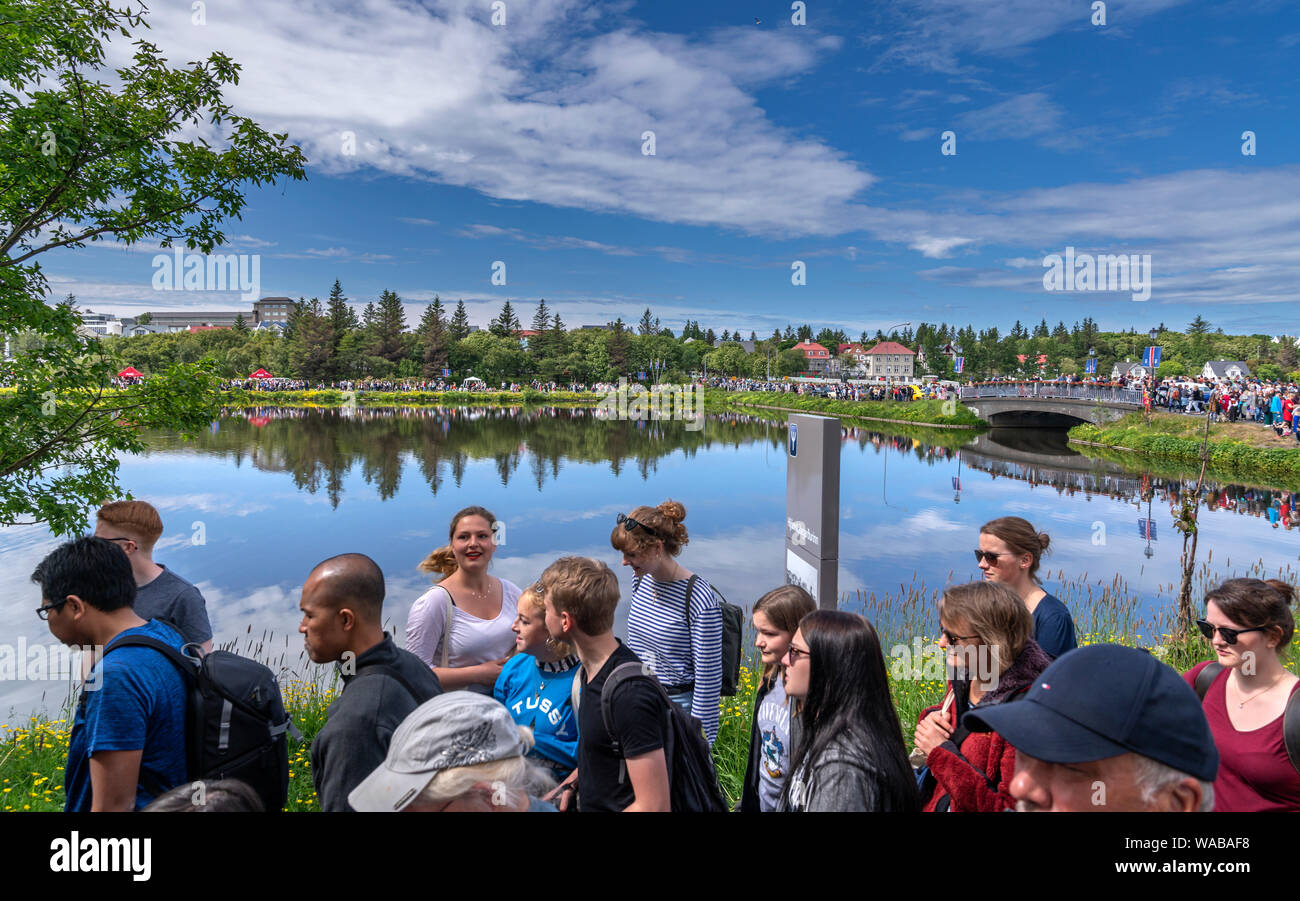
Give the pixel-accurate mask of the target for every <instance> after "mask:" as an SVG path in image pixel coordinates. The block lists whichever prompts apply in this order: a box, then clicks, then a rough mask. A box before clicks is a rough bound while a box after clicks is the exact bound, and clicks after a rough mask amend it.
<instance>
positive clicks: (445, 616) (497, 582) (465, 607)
mask: <svg viewBox="0 0 1300 901" xmlns="http://www.w3.org/2000/svg"><path fill="white" fill-rule="evenodd" d="M496 522H497V519H496V517H495V516H493V515H492V513H491V512H490V511H488V510H485V509H484V508H483V507H466V508H465V509H463V510H461V511H460V512H458V513H457V514H456V515H455V516H454V517H452V520H451V528H450V529H448V539H449V543H448V544H447V545H445V546H443V547H440V548H438V549H437V550H435V551H434V552H433V553H431V554H429V556H428V557H426V558H425V559H424V561H423V562H422V563H421V564H420V569H421V570H422V571H424V572H428V573H440V574H441V575H442V579H441V581H440V582H439V583H438V584H437V585H435V586H434V587H433V588H430V589H429V590H428V591H426V592H425V593H424V594H422V595H420V597H419V598H417V599H416V601H415V603H414V604H412V605H411V613H410V615H409V616H408V617H407V620H406V649H407V650H408V651H410V652H411V653H413V654H415V655H416V656H417V657H419V658H420V659H421V660H423V661H424V662H426V663H428V664H429V665H430V666H431V667H432V668H433V672H434V674H435V675H437V677H438V681H439V682H441V683H442V687H443V689H444V690H445V691H454V690H456V689H458V688H467V689H469V690H471V691H476V692H479V693H481V694H491V693H492V687H493V686H494V685H495V684H496V681H497V677H499V676H500V675H501V668H502V666H504V664H505V662H506V660H507V658H508V656H509V655H510V653H511V652H512V650H513V648H514V645H515V634H514V631H513V629H512V625H513V623H514V620H515V614H516V612H517V610H516V608H517V604H518V600H519V593H520V592H519V586H517V585H515V584H514V583H513V582H511V581H509V580H508V579H498V578H497V577H496V576H492V575H489V574H488V566H489V565H490V564H491V563H492V555H493V553H494V552H495V551H496V538H495V533H494V531H493V525H494V523H496Z"/></svg>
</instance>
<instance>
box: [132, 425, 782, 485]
mask: <svg viewBox="0 0 1300 901" xmlns="http://www.w3.org/2000/svg"><path fill="white" fill-rule="evenodd" d="M685 425H686V424H685V423H683V422H681V421H673V420H662V421H654V420H651V421H644V422H642V421H620V420H611V419H608V418H605V417H602V416H598V415H597V414H596V412H595V411H592V410H585V409H572V408H553V407H539V408H532V409H527V410H524V409H519V408H500V407H490V408H483V409H478V408H469V407H447V408H438V407H420V408H408V409H401V408H396V409H395V408H382V409H374V408H364V407H362V408H357V409H355V410H348V409H341V410H340V409H331V410H322V409H307V410H302V409H279V408H257V409H252V410H244V411H239V412H235V411H231V412H230V414H229V415H228V416H227V418H224V419H221V420H220V421H219V422H218V423H217V425H216V428H215V430H209V431H207V432H203V433H201V434H199V435H198V436H196V438H195V440H194V441H193V442H187V443H185V444H183V445H182V444H180V443H179V441H178V440H177V439H176V438H175V437H174V436H171V435H163V434H154V435H151V436H149V437H150V447H151V448H154V449H164V448H165V449H172V448H177V447H187V448H192V449H194V450H197V451H198V452H199V453H205V454H213V455H217V456H220V457H225V458H229V459H232V460H233V461H234V463H235V465H236V466H237V467H238V466H242V465H243V464H244V463H245V462H248V463H251V465H252V466H254V467H255V468H257V469H261V470H266V471H269V472H285V473H288V474H289V476H290V477H291V478H292V479H293V483H294V486H295V487H297V488H298V489H299V490H303V491H307V492H310V493H312V494H316V493H317V492H319V491H320V490H322V488H323V489H324V490H325V491H326V493H327V495H328V497H329V499H330V503H331V505H332V506H334V507H337V506H338V504H339V500H340V498H341V495H342V493H343V480H344V477H345V476H346V475H347V474H348V473H349V472H351V471H352V470H353V467H358V468H359V471H360V473H361V476H362V478H364V479H365V480H366V482H367V483H368V484H371V485H373V486H375V488H376V490H377V491H378V492H379V496H380V497H381V498H382V499H384V500H387V499H389V498H391V497H392V496H393V495H395V494H396V493H397V490H398V487H399V484H400V482H401V475H402V465H403V463H404V462H405V460H406V459H413V460H414V462H415V464H416V465H417V466H418V467H419V470H420V474H421V475H422V476H423V477H424V480H425V481H426V482H427V483H428V485H429V487H430V489H431V490H432V491H433V493H434V494H435V495H436V494H437V493H438V492H439V491H440V490H441V489H442V488H443V486H444V484H445V482H446V478H447V475H448V474H450V475H451V478H452V481H453V482H454V483H455V485H456V486H457V487H459V486H460V484H461V481H462V479H463V478H464V475H465V470H466V468H467V467H468V465H469V462H470V461H471V460H493V461H494V462H495V464H496V469H497V473H498V475H499V476H500V477H501V484H502V485H509V484H510V481H511V479H512V478H514V477H515V476H516V474H517V471H518V470H519V467H520V465H521V464H522V463H523V462H524V460H525V459H527V460H528V473H529V475H530V476H531V478H532V481H533V482H534V483H536V485H537V487H538V489H541V488H542V487H543V485H544V484H545V482H546V479H547V477H548V476H549V477H550V478H552V479H554V478H556V477H558V476H559V473H560V470H561V468H562V466H563V463H564V462H566V461H578V462H584V463H605V462H607V463H609V466H610V469H611V470H612V471H613V473H614V474H615V475H618V474H619V473H621V472H622V471H623V470H624V468H626V467H627V466H629V465H633V466H635V467H636V471H637V472H638V473H639V474H640V476H641V478H642V479H647V478H648V477H649V476H650V474H651V473H653V472H656V471H657V468H658V463H659V460H660V459H662V458H663V457H665V456H668V455H669V454H673V453H677V452H678V451H682V452H684V453H686V454H687V455H688V456H691V455H694V454H695V453H697V452H698V451H699V450H701V449H708V448H710V447H713V446H719V445H720V446H724V447H726V446H730V447H738V446H740V445H742V444H753V443H756V442H763V441H765V442H767V443H768V444H769V445H770V446H772V447H773V448H783V447H784V442H785V430H784V428H783V424H782V423H778V422H773V421H772V420H770V419H764V418H761V417H758V416H752V415H747V414H730V413H724V414H719V415H710V416H708V417H707V419H706V423H705V428H703V429H701V430H699V431H689V430H687V429H686V428H685Z"/></svg>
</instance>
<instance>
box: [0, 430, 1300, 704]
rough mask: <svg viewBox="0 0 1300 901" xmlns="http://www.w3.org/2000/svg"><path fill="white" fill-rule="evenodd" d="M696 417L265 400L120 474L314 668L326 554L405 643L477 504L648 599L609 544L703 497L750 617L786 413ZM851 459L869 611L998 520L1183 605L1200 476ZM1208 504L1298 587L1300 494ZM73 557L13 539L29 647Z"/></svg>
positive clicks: (900, 449)
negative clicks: (43, 579)
mask: <svg viewBox="0 0 1300 901" xmlns="http://www.w3.org/2000/svg"><path fill="white" fill-rule="evenodd" d="M683 426H684V424H683V423H681V422H669V421H665V422H626V421H616V420H615V421H610V420H607V419H602V418H600V417H599V416H598V415H597V414H596V413H595V412H593V411H588V410H575V409H552V408H536V409H530V410H521V409H507V408H493V409H469V408H449V409H443V408H424V409H410V410H369V409H366V408H361V409H359V410H354V411H340V410H276V409H259V410H253V411H245V412H239V413H237V412H231V413H229V414H227V415H225V416H223V417H222V418H221V419H220V420H218V421H217V422H215V423H213V425H212V426H211V428H210V429H209V430H208V431H207V432H205V433H202V434H201V435H199V436H198V437H197V438H196V439H195V440H194V441H192V442H182V441H180V440H179V439H178V438H177V437H176V436H174V435H166V434H156V435H152V436H151V437H150V450H149V451H148V452H147V453H145V454H143V455H141V456H138V457H127V458H124V459H123V461H122V466H121V473H120V476H121V483H122V485H123V486H124V487H125V488H127V489H128V490H130V491H131V492H132V493H133V495H134V496H135V497H136V498H139V499H143V500H148V501H150V502H151V503H153V504H154V505H155V506H156V507H158V509H159V510H160V511H161V513H162V517H163V523H164V526H165V528H166V531H165V533H164V535H163V538H162V539H161V540H160V542H159V544H158V547H157V548H156V550H155V559H157V560H158V561H159V562H161V563H164V564H165V565H167V566H168V568H170V569H173V570H175V571H176V572H178V573H179V574H181V575H183V576H185V577H186V578H187V579H189V580H190V581H192V582H194V583H195V584H197V585H198V586H199V588H200V589H201V590H202V592H203V594H204V596H205V597H206V599H207V604H208V611H209V615H210V617H211V620H212V624H213V627H214V629H215V631H216V638H217V641H218V642H227V641H231V640H235V641H236V642H237V643H238V646H239V647H241V648H242V647H244V646H245V644H246V642H247V641H249V640H252V641H254V642H261V643H262V644H263V645H264V648H263V650H264V656H271V655H272V654H274V655H275V656H277V658H278V656H279V655H282V656H283V660H284V664H285V665H286V666H291V667H294V668H299V667H300V652H301V650H302V641H301V638H300V636H299V635H298V633H297V631H296V630H297V625H298V622H299V615H298V612H297V604H298V599H299V591H300V588H301V585H302V582H303V580H304V579H305V578H306V576H307V574H308V572H309V571H310V570H311V568H312V567H313V566H314V565H315V564H316V563H318V562H319V561H320V560H322V559H324V558H326V557H329V556H332V555H334V554H339V553H344V552H349V551H358V552H362V553H365V554H368V555H370V556H371V557H373V558H374V559H375V560H376V561H377V562H378V563H379V565H380V566H381V567H382V568H383V570H384V573H385V576H386V579H387V600H386V601H385V618H386V620H387V621H388V622H389V623H390V624H391V625H392V626H393V627H395V628H396V631H397V633H398V635H399V636H400V635H401V634H402V632H403V629H404V626H405V622H406V615H407V612H408V610H409V608H410V605H411V602H412V601H413V600H414V599H415V598H416V597H418V596H419V595H420V594H421V593H422V592H423V591H424V590H425V589H426V588H427V586H428V585H429V584H430V583H429V578H428V576H426V575H425V574H423V573H421V572H419V571H418V570H417V569H416V565H417V564H418V563H419V562H420V560H422V559H423V558H424V556H425V555H426V554H427V553H428V552H429V551H430V550H432V549H433V548H434V547H437V546H439V545H441V544H443V543H445V542H446V538H447V529H448V526H449V519H450V517H451V515H452V514H453V513H454V512H455V511H456V510H458V509H460V508H461V507H464V506H468V505H470V504H480V505H483V506H485V507H487V508H488V509H489V510H492V511H493V512H494V513H495V514H496V516H497V517H498V519H500V520H501V521H502V522H503V523H504V533H503V545H502V546H501V547H500V548H499V549H498V551H497V554H496V558H495V560H494V562H493V570H492V571H493V572H494V573H495V574H496V575H499V576H501V577H503V578H507V579H510V580H512V581H514V582H515V583H517V584H519V585H524V584H526V583H527V582H529V581H532V580H533V579H535V578H536V577H537V575H539V574H540V573H541V571H542V570H543V569H544V568H545V567H546V565H547V564H549V563H550V562H551V561H553V560H554V559H555V558H556V557H559V556H562V555H565V554H584V555H590V556H594V557H598V558H600V559H602V560H605V561H606V562H608V563H609V564H610V565H611V566H612V567H613V568H614V569H615V570H616V571H617V572H618V573H619V576H620V582H621V587H622V590H623V592H624V595H625V596H626V595H627V594H628V593H630V590H631V571H630V569H628V568H625V567H622V566H620V557H619V555H618V554H617V553H616V552H615V551H614V550H613V549H612V548H611V547H610V544H609V533H610V530H611V529H612V528H613V526H614V517H615V514H616V513H619V512H621V511H626V510H629V509H631V508H632V507H634V506H637V505H638V504H656V503H658V502H660V501H662V500H664V499H665V498H669V497H671V498H674V499H677V500H680V501H681V502H682V503H684V504H685V505H686V508H687V518H686V526H687V528H688V529H689V531H690V542H689V544H688V546H687V547H686V548H685V550H684V551H683V553H682V556H681V558H680V559H681V562H682V564H683V565H684V566H686V567H687V568H688V569H690V570H692V571H694V572H698V573H700V574H701V575H702V576H705V577H707V578H708V579H709V580H711V581H712V582H713V583H714V585H716V586H717V587H718V588H719V589H720V590H721V591H722V593H723V594H724V595H726V597H727V598H728V599H730V600H731V601H732V602H733V603H737V604H740V605H742V606H748V605H749V604H751V603H752V602H753V601H754V600H755V599H756V598H758V597H759V596H760V595H761V594H763V593H764V592H765V591H767V590H768V589H771V588H774V587H776V586H777V585H779V584H781V582H782V581H783V578H784V552H783V546H784V544H783V542H784V522H785V511H784V506H785V477H786V476H785V471H786V455H785V422H784V417H783V415H782V414H778V413H773V414H770V415H768V416H757V415H749V414H741V413H735V414H729V413H727V414H717V415H712V414H711V415H710V416H709V417H708V419H707V422H706V426H705V428H704V429H703V430H700V431H690V430H687V429H685V428H684V427H683ZM963 445H964V446H963ZM841 459H842V464H841V465H842V474H841V475H842V488H841V515H842V520H841V535H840V567H839V587H840V591H841V593H842V598H843V599H842V606H844V607H846V608H849V609H859V610H865V611H867V612H868V613H869V615H872V616H873V618H876V617H880V616H888V615H889V614H887V613H885V612H882V610H881V608H880V605H879V603H880V602H879V599H880V598H882V597H883V596H885V595H887V594H890V595H894V596H897V595H899V594H900V592H901V593H902V594H907V593H908V591H909V590H910V589H912V588H913V587H914V586H921V585H922V584H923V585H924V592H922V594H924V597H922V598H921V599H920V600H919V601H917V602H916V603H919V604H920V605H921V606H922V607H924V608H926V609H927V610H928V609H930V608H931V606H932V604H931V601H930V593H932V592H933V591H934V590H937V589H941V588H942V587H943V585H945V584H946V583H949V582H965V581H970V580H973V579H976V578H978V577H979V569H978V567H977V566H976V565H975V559H974V556H973V554H972V553H971V550H972V548H974V547H975V546H976V545H977V544H978V529H979V526H980V524H981V523H983V522H985V521H987V520H989V519H992V518H994V517H996V516H1002V515H1018V516H1023V517H1025V518H1026V519H1029V520H1030V521H1031V522H1032V523H1033V524H1034V525H1035V526H1036V527H1037V528H1038V529H1040V530H1042V531H1046V532H1048V533H1049V534H1050V535H1051V539H1052V541H1051V550H1050V553H1049V555H1048V556H1047V557H1046V558H1045V559H1044V566H1043V570H1042V575H1043V576H1044V583H1045V586H1046V587H1047V588H1048V590H1049V591H1054V592H1055V593H1058V594H1061V596H1062V597H1063V599H1066V600H1067V602H1069V601H1071V600H1072V599H1074V600H1078V599H1081V598H1083V597H1084V596H1085V595H1086V594H1095V595H1096V596H1100V595H1101V594H1102V593H1103V592H1104V591H1105V589H1106V588H1107V586H1115V585H1119V586H1121V587H1122V588H1123V591H1124V593H1125V594H1126V595H1127V596H1128V597H1130V598H1133V599H1136V600H1137V601H1138V602H1139V603H1140V604H1141V605H1142V607H1143V612H1144V613H1150V612H1152V611H1157V612H1158V611H1160V610H1162V609H1166V608H1167V607H1168V606H1169V604H1170V603H1171V602H1172V601H1171V599H1172V598H1173V597H1174V596H1176V593H1177V583H1178V581H1179V578H1180V570H1179V561H1178V558H1179V553H1180V550H1181V536H1180V535H1179V533H1177V532H1176V531H1175V530H1174V529H1173V528H1172V522H1173V511H1174V510H1175V509H1176V507H1177V505H1178V498H1179V497H1180V495H1182V494H1183V493H1184V492H1186V491H1187V490H1189V488H1188V485H1189V484H1190V485H1193V486H1194V484H1195V474H1194V473H1189V474H1184V477H1183V478H1178V477H1176V476H1168V475H1166V476H1154V475H1144V474H1143V473H1141V472H1131V471H1127V470H1125V469H1124V468H1122V467H1120V466H1119V465H1117V464H1114V463H1110V462H1105V461H1099V460H1092V459H1089V458H1086V457H1082V456H1080V455H1079V454H1077V453H1075V452H1074V451H1073V450H1071V449H1070V448H1069V447H1068V446H1067V444H1066V442H1065V440H1064V436H1063V433H1050V432H1025V431H1019V432H997V431H994V432H989V433H986V434H984V435H981V436H979V437H978V438H976V439H974V440H973V441H972V440H971V438H970V435H969V433H961V432H950V433H944V434H935V433H934V432H926V433H921V432H918V433H916V437H910V436H903V435H898V434H893V435H888V434H883V433H881V432H879V431H876V430H874V429H870V428H864V427H862V426H858V427H847V428H846V429H845V430H844V433H843V447H842V458H841ZM1297 501H1300V498H1297ZM1204 502H1205V504H1206V506H1205V508H1204V509H1203V510H1202V512H1201V550H1200V552H1199V555H1198V559H1200V560H1205V559H1206V557H1207V552H1208V551H1209V550H1210V549H1212V552H1213V556H1212V559H1211V566H1212V570H1213V571H1214V573H1215V575H1222V576H1226V575H1228V574H1236V575H1240V574H1244V573H1245V572H1246V571H1247V569H1248V568H1250V567H1252V566H1253V567H1256V570H1255V571H1256V572H1259V571H1263V572H1267V573H1268V574H1270V575H1271V574H1276V573H1278V572H1284V573H1289V572H1290V568H1291V567H1292V566H1294V565H1295V563H1296V561H1297V559H1298V558H1297V555H1298V554H1300V528H1298V527H1297V526H1298V525H1300V510H1296V509H1294V508H1293V503H1292V497H1291V495H1290V494H1289V493H1286V492H1279V491H1271V490H1268V489H1267V488H1261V487H1249V486H1232V485H1224V486H1214V487H1213V488H1212V489H1209V490H1207V491H1206V492H1205V493H1204ZM1148 519H1150V520H1151V521H1153V522H1154V528H1153V529H1152V530H1148V529H1147V527H1146V525H1145V521H1146V520H1148ZM57 544H58V540H57V539H55V538H54V537H53V536H52V535H51V534H50V533H49V532H48V530H45V529H43V528H41V527H30V526H29V527H11V528H8V529H3V530H0V560H3V567H0V590H2V591H3V596H4V597H5V598H7V599H8V603H6V604H5V606H4V608H3V610H0V633H2V635H3V637H2V638H0V642H3V643H4V644H5V645H8V646H10V648H11V653H14V652H16V651H15V650H13V649H15V648H16V647H17V644H18V642H19V641H22V642H23V643H24V644H25V645H27V646H29V647H30V646H33V645H39V644H45V645H47V646H48V645H49V644H50V643H51V642H52V639H51V637H50V635H49V633H48V631H47V629H46V627H45V625H44V624H43V623H42V622H40V621H39V620H38V619H37V617H36V616H35V615H34V613H33V610H34V609H35V608H36V607H37V606H38V605H39V603H40V597H39V592H38V590H37V589H36V586H35V585H33V584H32V583H31V582H30V574H31V572H32V569H33V568H34V567H35V565H36V564H37V563H38V562H39V561H40V560H41V558H42V557H43V556H44V555H45V554H47V553H48V552H49V551H50V550H52V549H53V548H54V547H55V546H56V545H57ZM845 593H847V596H845ZM872 595H875V596H876V597H877V601H876V602H875V603H873V602H872V601H871V600H870V598H871V596H872ZM620 613H622V611H620ZM616 631H617V632H618V633H620V634H621V633H622V631H623V618H622V616H620V618H619V620H618V622H617V623H616ZM0 653H3V648H0ZM19 670H20V671H21V667H19ZM67 693H68V689H67V685H66V684H65V683H63V682H54V681H29V680H25V679H14V678H6V679H5V680H4V681H0V716H2V717H4V719H5V721H6V722H13V721H14V720H15V719H19V718H23V717H25V716H26V715H28V714H29V713H32V712H36V711H40V710H44V711H45V712H48V713H57V711H58V709H59V707H60V706H61V705H62V704H63V702H64V700H65V698H66V697H67ZM56 718H57V717H56Z"/></svg>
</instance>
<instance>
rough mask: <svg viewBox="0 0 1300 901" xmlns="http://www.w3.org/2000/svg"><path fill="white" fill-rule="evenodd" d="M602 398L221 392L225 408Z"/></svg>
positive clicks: (525, 393)
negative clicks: (353, 403)
mask: <svg viewBox="0 0 1300 901" xmlns="http://www.w3.org/2000/svg"><path fill="white" fill-rule="evenodd" d="M603 396H604V395H602V394H595V393H590V392H588V393H578V392H574V391H556V392H553V393H551V394H546V393H544V392H542V391H536V390H534V389H532V388H525V389H524V390H522V391H360V392H357V393H355V394H353V395H352V396H351V398H350V397H349V394H348V392H346V391H338V390H335V389H333V388H326V389H323V390H320V391H316V390H311V391H225V392H222V399H223V402H224V403H225V405H226V406H229V407H236V408H241V409H243V408H248V407H308V408H309V407H342V406H344V405H346V404H348V403H349V401H350V400H351V401H353V402H355V403H356V405H357V406H358V407H437V406H471V405H472V406H517V405H519V404H549V405H551V406H594V405H595V404H597V403H599V402H600V399H601V398H602V397H603Z"/></svg>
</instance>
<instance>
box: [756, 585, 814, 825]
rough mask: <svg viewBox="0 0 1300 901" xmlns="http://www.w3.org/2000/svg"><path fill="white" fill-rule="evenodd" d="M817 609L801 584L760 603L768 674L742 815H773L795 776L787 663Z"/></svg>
mask: <svg viewBox="0 0 1300 901" xmlns="http://www.w3.org/2000/svg"><path fill="white" fill-rule="evenodd" d="M816 609H817V603H816V602H815V601H814V600H813V599H812V596H811V595H809V594H808V592H806V591H804V590H803V589H802V588H800V587H799V586H798V585H782V586H781V587H780V588H774V589H772V590H771V591H769V592H768V593H767V594H765V595H763V596H762V597H761V598H759V599H758V600H757V601H755V602H754V613H753V621H754V632H755V633H756V634H755V637H754V647H756V648H758V652H759V654H761V655H762V658H763V674H762V676H761V677H760V678H759V683H758V691H757V694H756V695H755V698H754V724H753V727H752V728H751V729H750V732H749V764H748V766H746V767H745V785H744V789H743V790H742V792H741V795H740V803H739V804H738V805H737V807H736V809H737V810H739V811H740V812H742V813H751V812H754V813H757V812H760V811H761V812H763V813H767V812H770V811H773V810H776V808H777V805H778V804H779V803H780V800H781V791H782V789H783V788H784V787H785V777H786V774H787V773H789V772H790V750H791V748H793V747H794V746H795V744H796V741H795V730H792V729H791V725H792V723H791V717H790V699H789V698H788V697H786V693H785V667H784V666H782V665H781V658H783V657H784V656H785V653H786V651H787V650H789V648H790V641H791V639H793V638H794V633H795V632H796V631H797V630H798V628H799V621H800V620H801V619H803V618H804V617H805V616H807V615H808V614H809V613H812V612H813V611H814V610H816Z"/></svg>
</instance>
